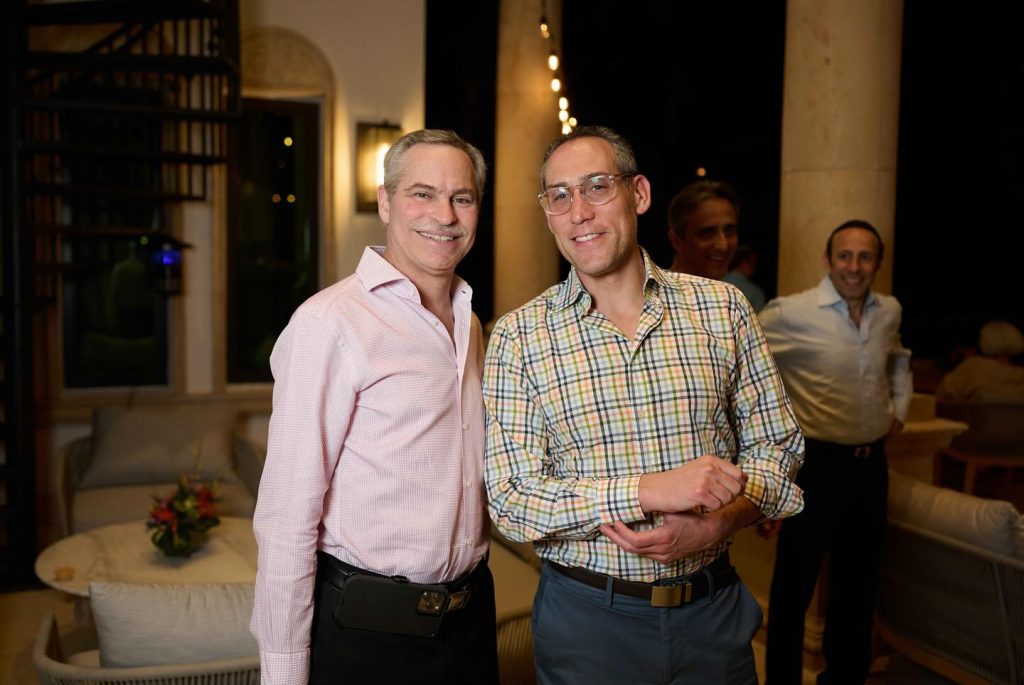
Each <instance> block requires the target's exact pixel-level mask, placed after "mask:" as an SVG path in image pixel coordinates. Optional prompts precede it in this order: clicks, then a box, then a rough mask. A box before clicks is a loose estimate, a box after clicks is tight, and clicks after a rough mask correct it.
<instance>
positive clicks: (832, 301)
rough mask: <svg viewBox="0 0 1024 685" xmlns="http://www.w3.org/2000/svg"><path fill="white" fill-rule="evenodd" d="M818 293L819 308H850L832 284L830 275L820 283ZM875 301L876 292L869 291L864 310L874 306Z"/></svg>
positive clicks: (816, 297)
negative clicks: (840, 306)
mask: <svg viewBox="0 0 1024 685" xmlns="http://www.w3.org/2000/svg"><path fill="white" fill-rule="evenodd" d="M816 291H817V292H816V294H815V300H816V301H817V304H818V306H819V307H835V306H836V305H839V304H841V305H843V306H844V307H849V305H847V304H846V300H844V299H843V296H842V295H840V294H839V291H838V290H836V286H835V284H834V283H833V282H832V279H831V278H829V277H828V274H825V275H824V276H823V277H822V279H821V281H820V282H819V283H818V287H817V288H816ZM875 301H876V300H875V293H874V291H871V290H868V296H867V298H865V300H864V308H865V309H867V308H868V307H870V306H872V305H873V304H875Z"/></svg>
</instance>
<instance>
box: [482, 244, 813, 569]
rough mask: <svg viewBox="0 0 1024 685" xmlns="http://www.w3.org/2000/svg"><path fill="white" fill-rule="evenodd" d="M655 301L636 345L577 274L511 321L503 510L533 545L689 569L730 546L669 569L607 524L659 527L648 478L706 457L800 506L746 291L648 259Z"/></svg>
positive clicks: (491, 378)
mask: <svg viewBox="0 0 1024 685" xmlns="http://www.w3.org/2000/svg"><path fill="white" fill-rule="evenodd" d="M643 258H644V267H645V270H646V281H645V284H646V285H645V288H644V295H645V304H644V308H643V313H642V314H641V317H640V322H639V324H638V325H637V330H636V335H635V337H634V339H633V340H630V339H629V338H628V337H626V336H625V335H623V334H622V333H621V332H620V331H619V330H618V329H617V328H616V327H615V326H614V325H613V324H612V323H611V322H610V321H609V320H608V319H607V318H605V317H604V316H603V315H602V314H601V313H600V312H598V311H597V310H596V309H592V299H591V296H590V294H589V293H588V292H587V291H586V290H585V289H584V288H583V286H582V284H581V283H580V280H579V277H578V276H577V274H576V271H575V269H574V270H573V271H572V272H570V274H569V277H568V278H567V279H566V280H565V281H563V282H562V283H560V284H559V285H557V286H554V287H552V288H550V289H549V290H547V291H546V292H545V293H543V294H541V295H540V296H538V297H537V298H535V299H533V300H532V301H530V302H528V303H527V304H526V305H524V306H523V307H521V308H520V309H518V310H516V311H514V312H511V313H510V314H507V315H506V316H504V317H502V318H501V319H500V320H499V321H498V322H497V324H496V326H495V329H494V332H493V333H492V335H491V340H490V345H489V347H488V350H487V357H486V361H485V364H484V404H485V406H486V409H487V448H486V458H485V479H486V485H487V494H488V498H489V502H490V504H489V506H490V512H491V517H492V518H493V519H494V521H495V523H496V525H497V527H498V529H499V530H500V531H501V532H502V533H503V534H504V535H506V536H507V537H509V538H511V539H513V540H518V541H528V540H533V541H535V543H536V545H535V546H536V550H537V553H538V554H539V555H540V556H541V557H542V558H545V559H549V560H551V561H554V562H557V563H559V564H562V565H565V566H579V567H583V568H587V569H590V570H592V571H597V572H599V573H606V574H609V575H612V576H616V577H619V578H624V579H627V580H632V581H640V582H651V581H654V580H657V579H661V578H673V577H676V576H679V575H684V574H688V573H692V572H694V571H696V570H698V569H700V568H702V567H703V566H704V565H705V564H708V563H710V562H711V561H713V560H714V559H715V558H716V557H717V556H718V555H719V554H721V553H722V551H723V550H724V549H725V547H726V545H727V543H724V542H723V543H722V544H720V545H717V546H715V547H712V548H710V549H707V550H704V551H701V552H697V553H694V554H691V555H690V556H688V557H686V558H685V559H681V560H679V561H677V562H674V563H670V564H662V563H659V562H655V561H652V560H650V559H647V558H644V557H640V556H638V555H636V554H631V553H627V552H625V551H623V550H622V549H621V548H619V547H618V546H617V545H615V544H614V543H612V542H611V541H610V540H609V539H608V538H606V537H605V536H603V535H601V534H600V531H599V530H598V528H599V526H600V525H602V524H606V523H612V522H614V521H624V522H627V523H630V524H631V527H632V528H633V529H634V530H638V531H639V530H646V529H650V528H652V527H654V526H656V525H658V524H659V523H660V522H661V516H660V515H659V514H657V513H654V514H651V515H645V514H644V512H643V510H642V509H641V507H640V501H639V481H640V476H641V474H644V473H649V472H658V471H666V470H668V469H672V468H675V467H677V466H680V465H682V464H684V463H685V462H687V461H690V460H693V459H696V458H697V457H700V456H702V455H705V454H711V455H717V456H719V457H721V458H723V459H728V460H730V461H732V462H734V463H737V464H739V466H740V468H741V469H742V470H743V471H744V472H745V473H746V474H747V477H748V480H747V485H746V488H745V490H744V493H743V494H744V496H746V497H747V498H748V499H749V500H750V501H751V502H753V504H754V505H755V506H756V507H757V508H758V509H759V510H760V512H761V513H762V514H763V515H764V516H766V517H768V518H782V517H785V516H791V515H793V514H795V513H797V512H799V511H800V510H801V508H802V507H803V493H802V492H801V490H800V489H799V488H798V487H797V486H796V485H795V484H794V483H793V477H794V476H795V475H796V471H797V470H798V469H799V468H800V465H801V463H802V458H803V437H802V436H801V434H800V429H799V428H798V426H797V423H796V419H795V418H794V416H793V411H792V409H791V408H790V405H789V400H788V398H787V397H786V393H785V390H784V389H783V386H782V381H781V379H780V377H779V373H778V371H777V370H776V368H775V363H774V362H773V360H772V357H771V354H770V353H769V351H768V346H767V344H766V343H765V340H764V336H763V334H762V333H761V329H760V327H759V325H758V322H757V317H756V315H755V314H754V313H753V311H752V310H751V308H750V305H749V304H748V303H747V300H746V298H745V297H744V296H743V294H742V293H740V291H739V290H736V289H735V288H733V287H732V286H729V285H725V284H722V283H719V282H717V281H711V280H707V279H703V278H697V277H693V276H688V275H685V274H676V273H672V272H665V271H662V270H661V269H659V268H658V267H657V266H656V265H654V264H653V263H652V262H651V260H650V257H649V256H648V255H647V253H646V252H644V253H643Z"/></svg>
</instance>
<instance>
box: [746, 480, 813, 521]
mask: <svg viewBox="0 0 1024 685" xmlns="http://www.w3.org/2000/svg"><path fill="white" fill-rule="evenodd" d="M743 470H744V472H745V473H746V474H747V484H746V487H744V488H743V496H744V497H746V498H747V499H748V500H750V501H751V502H753V504H754V506H756V507H757V509H758V511H760V512H761V513H762V514H763V515H764V516H765V517H767V518H770V519H781V518H786V517H787V516H793V515H794V514H799V513H800V512H801V511H802V510H803V508H804V493H803V490H801V489H800V488H799V487H797V484H796V483H794V482H793V481H791V480H790V479H789V478H784V477H783V478H780V477H778V476H774V477H771V478H769V477H768V476H767V475H766V474H765V473H764V472H763V471H761V470H760V469H757V470H748V469H743Z"/></svg>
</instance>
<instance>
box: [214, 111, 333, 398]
mask: <svg viewBox="0 0 1024 685" xmlns="http://www.w3.org/2000/svg"><path fill="white" fill-rule="evenodd" d="M236 149H237V151H238V154H237V160H238V161H237V164H238V166H237V168H235V169H233V170H232V173H231V174H230V178H231V181H230V183H229V187H230V189H231V190H230V195H231V197H230V198H229V210H228V213H229V224H230V228H229V233H228V382H231V383H245V382H260V381H270V380H272V377H271V374H270V365H269V360H270V352H271V350H272V349H273V347H274V342H275V341H276V340H277V336H278V335H279V334H280V333H281V330H282V329H283V328H284V327H285V325H286V324H287V323H288V319H289V318H290V317H291V315H292V312H294V311H295V308H296V307H298V306H299V305H300V304H301V303H302V302H303V300H305V299H306V298H308V297H309V296H310V295H312V294H313V293H315V292H316V291H317V288H318V278H317V274H318V270H317V264H318V254H319V233H320V231H319V212H318V208H319V206H320V186H321V182H320V173H319V169H320V149H321V143H320V105H319V104H317V103H307V102H291V101H284V100H260V99H250V98H247V99H245V100H244V101H243V103H242V121H241V125H240V126H239V128H238V145H237V148H236Z"/></svg>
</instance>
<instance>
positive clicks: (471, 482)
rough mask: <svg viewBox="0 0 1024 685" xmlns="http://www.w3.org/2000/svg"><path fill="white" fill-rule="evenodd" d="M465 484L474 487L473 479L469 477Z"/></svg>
mask: <svg viewBox="0 0 1024 685" xmlns="http://www.w3.org/2000/svg"><path fill="white" fill-rule="evenodd" d="M463 485H465V486H466V487H467V488H471V487H473V481H471V480H469V479H468V478H467V479H466V482H465V483H463Z"/></svg>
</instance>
